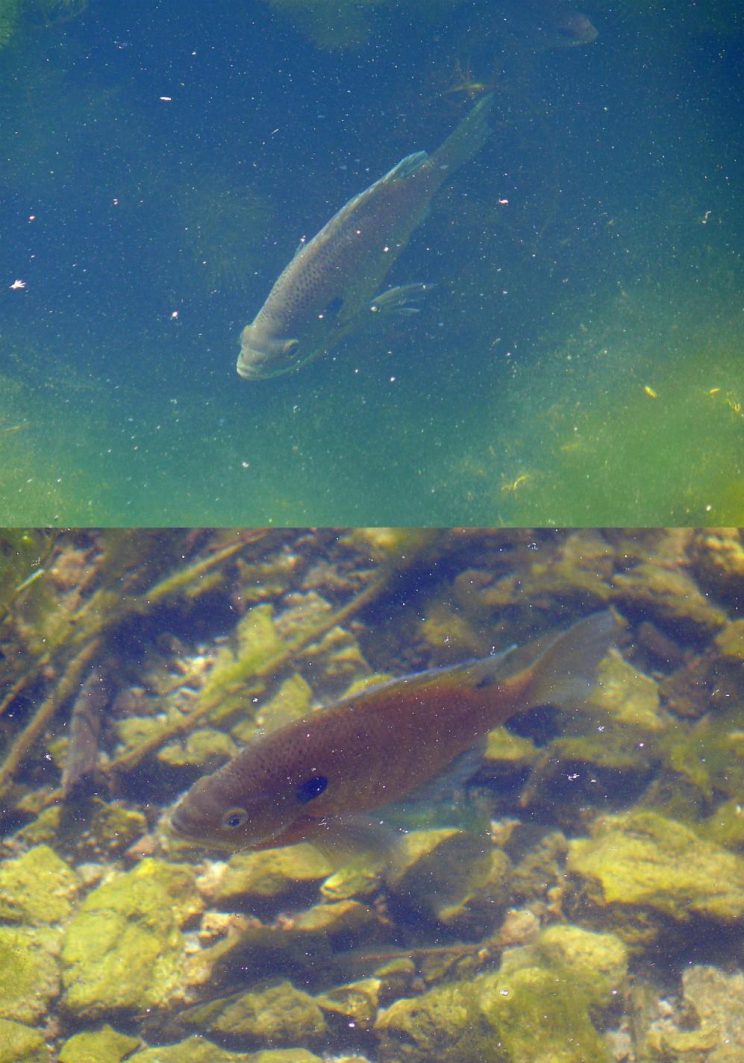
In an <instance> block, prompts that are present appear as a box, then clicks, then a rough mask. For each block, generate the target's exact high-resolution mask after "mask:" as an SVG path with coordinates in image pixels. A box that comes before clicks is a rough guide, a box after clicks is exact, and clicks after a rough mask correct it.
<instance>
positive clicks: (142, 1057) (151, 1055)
mask: <svg viewBox="0 0 744 1063" xmlns="http://www.w3.org/2000/svg"><path fill="white" fill-rule="evenodd" d="M254 1059H255V1057H254V1056H251V1055H246V1054H245V1053H244V1052H228V1051H227V1050H226V1049H224V1048H220V1047H219V1046H218V1045H215V1044H212V1042H211V1041H207V1040H205V1038H203V1037H187V1038H186V1040H185V1041H179V1043H178V1044H173V1045H161V1046H159V1047H158V1048H143V1049H142V1051H141V1052H135V1054H134V1055H133V1056H129V1058H128V1059H127V1063H254ZM71 1063H72V1061H71ZM298 1063H300V1061H299V1060H298ZM302 1063H304V1061H302ZM313 1063H314V1060H313Z"/></svg>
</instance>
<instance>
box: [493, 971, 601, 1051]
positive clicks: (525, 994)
mask: <svg viewBox="0 0 744 1063" xmlns="http://www.w3.org/2000/svg"><path fill="white" fill-rule="evenodd" d="M478 990H479V1004H480V1010H481V1012H482V1014H483V1015H484V1016H485V1018H486V1020H487V1022H488V1026H489V1027H490V1029H491V1031H492V1037H493V1038H494V1039H495V1040H496V1041H497V1043H498V1045H499V1047H500V1050H501V1051H502V1052H503V1059H504V1060H508V1063H609V1060H610V1053H609V1050H608V1047H607V1045H606V1044H605V1042H604V1040H603V1038H602V1037H601V1036H600V1034H599V1033H598V1031H597V1030H596V1029H595V1027H594V1025H593V1024H592V1021H591V1018H590V1004H591V1001H590V1000H589V999H588V998H587V997H586V995H585V994H584V993H582V992H581V989H580V987H579V986H578V985H577V983H576V979H575V978H574V977H573V974H572V971H571V968H570V966H569V967H562V966H561V967H557V968H553V967H546V966H526V967H521V968H518V969H516V970H514V971H503V972H499V973H498V974H496V975H485V976H482V982H481V983H480V985H479V986H478ZM495 1058H501V1057H495ZM473 1063H475V1061H473Z"/></svg>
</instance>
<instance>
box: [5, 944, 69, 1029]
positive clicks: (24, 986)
mask: <svg viewBox="0 0 744 1063" xmlns="http://www.w3.org/2000/svg"><path fill="white" fill-rule="evenodd" d="M61 944H62V932H61V931H59V930H57V929H56V928H55V929H52V928H47V927H44V928H41V929H32V928H30V927H9V926H3V927H0V1018H3V1019H15V1020H17V1021H18V1022H28V1023H34V1022H39V1021H40V1020H41V1019H43V1018H44V1015H45V1014H46V1011H47V1008H48V1005H49V1002H50V1001H51V1000H53V999H54V998H55V997H56V996H57V994H58V993H59V982H60V979H59V960H58V956H59V951H60V946H61Z"/></svg>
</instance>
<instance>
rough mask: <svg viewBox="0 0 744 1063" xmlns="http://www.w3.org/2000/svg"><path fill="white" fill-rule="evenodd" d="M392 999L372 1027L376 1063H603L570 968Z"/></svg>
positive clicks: (536, 967)
mask: <svg viewBox="0 0 744 1063" xmlns="http://www.w3.org/2000/svg"><path fill="white" fill-rule="evenodd" d="M515 951H516V952H517V953H522V952H524V953H525V955H524V956H519V957H514V958H513V959H511V962H510V963H508V964H505V965H504V966H503V967H502V970H500V971H499V972H497V973H495V974H487V975H479V976H478V977H477V978H474V979H472V980H471V981H466V982H458V983H455V984H453V985H444V986H439V987H437V988H436V989H433V990H431V991H430V992H428V993H425V994H424V995H423V996H421V997H418V998H416V999H413V1000H400V1001H398V1002H397V1003H395V1004H393V1005H392V1006H391V1007H390V1008H388V1009H387V1011H385V1012H383V1013H382V1015H381V1016H380V1018H379V1019H378V1021H377V1024H376V1027H375V1028H376V1030H377V1033H378V1035H379V1038H380V1058H381V1060H382V1061H383V1063H429V1061H430V1060H437V1063H483V1060H488V1061H489V1063H608V1061H609V1052H608V1049H607V1047H606V1045H605V1043H604V1041H603V1039H602V1037H601V1036H600V1034H599V1033H598V1032H597V1030H596V1029H595V1028H594V1026H593V1025H592V1022H591V1019H590V1016H589V1009H590V1006H591V1003H592V1002H591V1000H590V999H589V998H588V997H587V996H586V994H585V993H584V992H582V989H581V987H580V986H577V982H576V979H575V978H574V977H573V975H572V972H571V968H570V967H564V966H563V965H562V964H557V965H556V966H553V965H545V964H541V963H530V962H528V957H531V956H532V953H531V952H530V950H515Z"/></svg>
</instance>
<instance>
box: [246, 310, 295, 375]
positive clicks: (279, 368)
mask: <svg viewBox="0 0 744 1063" xmlns="http://www.w3.org/2000/svg"><path fill="white" fill-rule="evenodd" d="M299 346H300V341H299V340H297V339H294V338H291V337H290V338H286V337H276V336H272V335H271V334H270V333H269V332H268V331H267V330H265V329H259V328H258V327H257V326H256V324H255V322H254V324H252V325H246V326H245V328H244V329H243V331H242V332H241V334H240V354H239V355H238V364H237V370H238V376H239V377H242V379H243V380H265V379H267V378H268V377H272V376H281V375H282V374H284V373H291V372H292V370H293V369H297V368H298V366H299V365H300V364H301V363H302V359H301V358H298V355H297V352H298V348H299Z"/></svg>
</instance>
